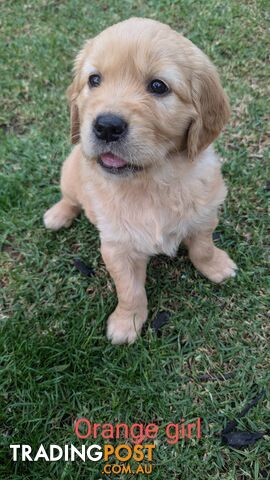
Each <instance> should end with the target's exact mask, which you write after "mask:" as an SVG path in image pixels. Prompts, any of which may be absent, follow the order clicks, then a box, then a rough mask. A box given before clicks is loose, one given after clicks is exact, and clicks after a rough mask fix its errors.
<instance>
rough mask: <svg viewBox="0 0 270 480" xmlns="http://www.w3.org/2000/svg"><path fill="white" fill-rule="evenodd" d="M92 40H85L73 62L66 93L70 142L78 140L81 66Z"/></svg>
mask: <svg viewBox="0 0 270 480" xmlns="http://www.w3.org/2000/svg"><path fill="white" fill-rule="evenodd" d="M92 43H93V40H92V39H90V40H87V41H86V42H85V44H84V46H83V48H82V49H81V50H80V52H79V53H78V55H77V57H76V58H75V62H74V70H73V71H74V80H73V82H72V84H71V85H70V86H69V87H68V89H67V91H66V95H67V97H68V101H69V107H70V136H71V143H73V144H75V143H78V142H79V141H80V116H79V109H78V106H77V103H76V100H77V97H78V95H79V93H80V75H81V70H82V67H83V63H84V60H85V57H87V56H89V55H90V52H91V46H92Z"/></svg>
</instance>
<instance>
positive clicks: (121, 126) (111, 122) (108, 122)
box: [93, 113, 128, 143]
mask: <svg viewBox="0 0 270 480" xmlns="http://www.w3.org/2000/svg"><path fill="white" fill-rule="evenodd" d="M127 128H128V124H127V122H126V121H125V120H124V119H123V118H121V117H119V116H118V115H113V114H111V113H106V114H102V115H99V116H98V117H97V118H96V121H95V122H94V125H93V132H94V134H95V136H96V137H97V138H98V140H104V141H105V142H106V143H109V142H117V141H118V140H120V138H122V137H123V136H124V134H125V133H126V132H127Z"/></svg>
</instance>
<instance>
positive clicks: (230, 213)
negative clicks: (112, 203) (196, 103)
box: [0, 0, 270, 480]
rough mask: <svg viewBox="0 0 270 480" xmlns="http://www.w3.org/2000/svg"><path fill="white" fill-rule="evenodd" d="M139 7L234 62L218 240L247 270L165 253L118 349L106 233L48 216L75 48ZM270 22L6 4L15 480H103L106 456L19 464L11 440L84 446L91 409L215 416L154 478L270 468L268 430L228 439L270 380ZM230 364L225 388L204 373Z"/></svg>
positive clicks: (5, 211) (261, 414)
mask: <svg viewBox="0 0 270 480" xmlns="http://www.w3.org/2000/svg"><path fill="white" fill-rule="evenodd" d="M132 15H138V16H148V17H152V18H155V19H159V20H161V21H164V22H167V23H169V24H170V25H171V26H172V27H174V28H176V29H177V30H179V31H182V32H184V34H185V35H186V36H188V38H190V39H191V40H192V41H194V42H195V43H196V44H197V45H198V46H199V47H201V48H202V49H203V50H204V51H205V52H206V53H207V54H208V55H209V56H210V57H211V59H212V60H213V61H214V63H215V64H216V65H217V66H218V68H219V70H220V73H221V77H222V80H223V84H224V85H225V89H226V91H227V93H228V95H229V97H230V100H231V104H232V118H231V121H230V123H229V125H228V127H227V129H226V131H225V132H224V134H223V135H222V136H221V137H220V139H219V140H218V142H217V145H216V147H217V149H218V151H219V153H220V154H221V156H222V157H223V159H224V164H223V172H224V176H225V178H226V182H227V184H228V187H229V195H228V198H227V201H226V205H225V207H224V209H223V211H222V213H221V219H220V224H219V226H218V229H217V230H218V232H219V233H220V238H219V240H218V241H217V244H218V245H219V246H220V247H222V248H224V249H225V250H227V251H228V252H229V253H230V254H231V256H232V258H233V259H234V260H235V261H236V263H237V264H238V266H239V274H238V276H237V278H236V279H234V280H231V281H228V282H227V283H226V284H224V285H221V286H215V285H213V284H210V282H209V281H207V280H206V279H204V278H202V277H200V275H199V274H198V273H197V272H196V271H195V270H194V268H193V267H192V266H191V265H190V263H189V261H188V259H187V257H186V253H185V252H184V251H181V250H180V253H179V255H178V257H177V258H176V259H173V260H172V259H169V258H166V257H156V258H153V259H152V261H151V262H150V265H149V268H148V281H147V292H148V298H149V304H150V313H149V323H148V326H147V329H146V332H145V335H144V336H143V337H142V338H141V339H140V340H139V341H138V342H137V343H136V344H134V345H132V346H130V347H127V346H125V347H113V346H111V345H110V344H109V343H108V342H107V340H106V338H105V320H106V318H107V316H108V314H109V313H110V312H111V311H112V309H113V308H114V306H115V302H116V297H115V293H114V287H113V284H112V282H111V280H110V278H109V276H108V274H107V272H106V270H105V267H104V265H103V263H102V260H101V257H100V253H99V249H98V247H99V239H98V234H97V231H96V230H95V228H94V227H93V226H91V225H90V224H89V223H88V222H87V220H86V219H85V218H83V217H82V218H80V219H77V220H76V221H75V223H74V225H73V226H72V228H71V229H70V230H67V231H60V232H58V233H50V232H48V231H46V230H45V229H44V227H43V224H42V215H43V213H44V211H45V210H46V209H47V208H48V207H49V206H51V205H52V204H53V203H54V202H55V201H56V200H58V199H59V186H58V183H59V172H60V166H61V163H62V162H63V160H64V158H65V156H66V154H67V153H68V152H69V150H70V145H69V125H68V109H67V107H65V105H66V100H65V89H66V87H67V86H68V85H69V83H70V81H71V71H72V60H73V58H74V55H75V53H76V51H77V50H78V48H79V47H80V46H81V45H82V43H83V41H84V40H85V39H86V38H89V37H91V36H93V35H95V34H96V33H97V32H98V31H100V30H102V29H103V28H105V27H106V26H108V25H109V24H111V23H115V22H117V21H119V20H121V19H124V18H127V17H129V16H132ZM267 17H268V18H267ZM267 20H269V5H268V2H267V0H257V1H255V0H253V1H252V0H249V1H248V0H245V1H243V0H242V1H237V0H231V1H227V2H224V1H220V0H215V1H214V0H205V1H204V2H199V1H192V0H185V1H184V0H178V1H176V0H175V1H169V0H157V1H152V0H151V1H147V2H144V1H142V0H139V1H137V2H132V1H130V0H127V1H123V0H111V1H109V0H108V1H106V0H99V1H98V0H96V1H94V0H92V1H91V2H90V1H85V0H66V1H62V2H60V1H56V0H55V1H52V0H49V1H45V0H36V1H33V0H27V1H22V0H16V1H15V0H14V1H12V0H9V1H6V2H2V3H1V31H2V37H1V43H2V47H3V48H2V47H1V52H2V53H1V57H2V66H1V76H0V88H1V97H2V98H3V101H2V102H1V111H0V127H1V128H0V137H1V138H0V159H1V160H0V161H1V175H0V184H1V185H0V191H1V235H2V237H1V238H2V241H1V287H2V288H1V296H2V298H3V309H2V313H1V323H0V325H1V334H0V358H1V372H0V382H1V389H0V402H1V406H0V419H1V424H0V431H1V444H2V445H1V448H0V455H1V465H0V478H1V480H2V479H3V480H9V479H10V480H11V479H12V480H18V479H57V480H58V479H59V480H64V479H70V480H75V479H99V478H101V474H100V472H101V467H100V464H99V463H98V464H95V463H91V462H88V463H85V464H84V463H80V462H77V463H75V464H71V463H63V462H56V463H45V462H42V461H40V462H36V463H28V462H25V463H20V462H18V463H13V462H12V460H11V452H10V451H9V445H10V444H14V443H26V444H31V445H32V446H33V447H34V449H35V448H36V447H37V446H39V445H40V443H44V445H48V444H52V443H54V444H59V445H62V444H65V443H70V442H71V441H75V437H74V434H73V433H72V432H73V423H74V419H75V418H77V417H79V416H86V417H88V418H89V419H93V420H95V421H101V422H108V421H109V422H116V420H117V419H118V421H125V422H126V423H129V424H131V423H134V422H137V421H140V422H146V423H148V422H153V421H154V422H159V423H160V425H164V424H166V423H169V422H172V421H177V419H180V418H181V417H184V418H186V419H188V420H189V421H192V420H193V419H194V418H197V417H199V416H200V417H202V418H203V419H204V423H203V438H202V439H201V440H200V441H194V442H186V443H185V444H183V443H182V442H180V443H179V444H178V445H176V446H167V445H166V442H165V441H164V438H163V437H162V436H161V437H160V438H159V442H158V446H157V449H156V451H155V453H154V463H155V467H154V471H153V474H152V476H151V478H153V479H158V480H163V479H180V478H181V479H183V480H190V479H195V480H204V479H223V480H234V479H237V480H238V479H239V480H240V479H241V480H242V479H243V480H244V479H255V480H256V479H261V478H267V475H269V471H270V457H269V436H268V437H267V436H266V437H265V438H264V439H262V440H260V441H259V442H257V443H256V444H255V445H254V446H253V447H250V448H247V449H244V450H241V451H240V450H238V451H237V450H233V449H229V448H227V447H225V446H222V445H221V443H220V439H219V437H218V436H217V435H216V434H217V433H218V432H220V431H221V429H222V427H223V426H224V425H225V424H226V422H227V421H228V420H230V419H232V418H234V417H235V416H236V415H237V413H239V412H240V410H241V408H242V407H243V405H244V404H245V403H246V402H247V401H249V400H251V399H252V398H253V397H254V396H255V395H256V394H257V392H258V391H260V390H261V389H262V388H264V387H266V388H267V387H268V385H269V377H270V375H269V366H270V355H269V353H270V352H269V340H270V338H269V333H270V332H269V323H268V321H267V312H269V277H267V260H269V259H267V255H269V249H267V242H268V240H269V237H267V203H268V202H269V193H268V192H267V185H268V190H269V183H268V184H267V175H266V173H267V168H268V167H269V138H268V137H267V128H268V125H267V122H268V121H269V102H268V100H269V93H268V94H267V87H268V85H269V73H270V72H269V68H268V67H267V54H268V51H267V44H268V43H269V41H268V40H269V38H267V35H268V33H267ZM268 175H269V172H268ZM268 180H269V177H268ZM76 257H80V258H81V259H83V260H84V261H86V262H87V263H91V264H92V265H93V266H94V267H95V269H96V272H97V274H96V276H95V277H93V278H91V279H86V278H85V277H82V276H80V274H79V273H78V272H77V271H76V270H75V269H74V267H73V264H72V262H73V259H74V258H76ZM267 291H268V304H267ZM162 309H163V310H168V311H170V312H171V320H170V323H169V324H167V325H166V326H165V327H164V328H163V333H162V336H161V337H157V336H156V335H155V334H154V332H153V331H152V329H151V320H152V319H153V317H154V315H155V314H156V312H157V311H158V310H162ZM228 372H233V375H232V377H231V378H228V379H227V380H225V381H220V380H218V381H213V382H211V381H209V382H204V383H202V382H201V380H200V376H201V375H202V374H205V373H210V374H215V375H220V374H224V373H228ZM269 411H270V410H269V397H268V404H267V399H265V400H263V401H261V402H260V405H258V406H257V407H256V408H254V409H253V410H252V411H251V412H250V413H249V415H248V416H247V417H246V418H244V419H242V420H241V422H240V424H239V428H241V429H249V430H255V431H256V430H266V429H267V428H269V424H270V414H269ZM75 443H76V444H78V443H79V442H75ZM90 443H91V442H90ZM267 472H268V473H267ZM103 478H104V477H103ZM115 478H117V477H115ZM126 478H128V477H126ZM134 478H146V477H145V476H144V477H143V476H141V477H140V476H138V477H134ZM268 478H269V477H268Z"/></svg>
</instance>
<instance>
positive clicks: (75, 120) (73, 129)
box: [66, 79, 80, 144]
mask: <svg viewBox="0 0 270 480" xmlns="http://www.w3.org/2000/svg"><path fill="white" fill-rule="evenodd" d="M66 95H67V97H68V101H69V108H70V139H71V143H73V144H76V143H78V142H79V141H80V118H79V109H78V107H77V105H76V80H75V79H74V81H73V82H72V84H71V85H70V86H69V87H68V89H67V91H66Z"/></svg>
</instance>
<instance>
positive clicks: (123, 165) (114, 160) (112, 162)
mask: <svg viewBox="0 0 270 480" xmlns="http://www.w3.org/2000/svg"><path fill="white" fill-rule="evenodd" d="M97 161H98V163H99V165H100V166H101V167H102V168H104V170H106V171H107V172H110V173H113V174H114V175H119V174H123V173H133V172H139V171H141V170H142V167H139V166H137V165H132V164H130V163H128V162H126V161H125V160H124V159H123V158H121V157H118V156H117V155H114V153H111V152H107V153H102V154H101V155H100V156H99V157H98V160H97Z"/></svg>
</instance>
